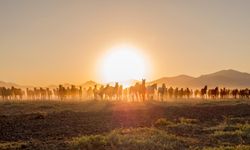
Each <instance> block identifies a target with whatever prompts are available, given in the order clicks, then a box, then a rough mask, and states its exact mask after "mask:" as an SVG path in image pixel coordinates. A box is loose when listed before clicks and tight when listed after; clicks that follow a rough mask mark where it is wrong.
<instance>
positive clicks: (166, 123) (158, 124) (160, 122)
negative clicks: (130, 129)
mask: <svg viewBox="0 0 250 150" xmlns="http://www.w3.org/2000/svg"><path fill="white" fill-rule="evenodd" d="M172 124H173V122H171V121H168V120H167V119H165V118H160V119H158V120H156V121H155V123H154V126H155V127H167V126H169V125H172Z"/></svg>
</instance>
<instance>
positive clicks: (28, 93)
mask: <svg viewBox="0 0 250 150" xmlns="http://www.w3.org/2000/svg"><path fill="white" fill-rule="evenodd" d="M249 97H250V89H248V88H246V89H229V88H219V87H215V88H212V89H208V87H207V86H205V87H204V88H202V89H195V90H193V89H189V88H177V87H176V88H173V87H167V86H166V85H165V84H162V85H161V86H159V87H158V86H157V84H151V85H148V84H146V80H145V79H143V80H142V82H140V83H139V82H138V83H136V84H135V85H133V86H130V87H127V88H123V86H122V85H120V84H119V83H118V82H117V83H116V84H115V85H114V86H111V85H109V84H107V85H105V86H104V85H100V86H97V85H95V86H93V87H88V88H82V87H81V86H80V87H77V86H75V85H72V86H71V87H64V86H63V85H59V86H58V87H57V88H55V89H49V88H32V89H29V88H27V89H26V90H22V89H21V88H15V87H11V88H6V87H0V99H3V100H11V99H24V98H26V99H30V100H46V99H47V100H50V99H60V100H66V99H94V100H127V101H145V100H161V101H164V100H166V99H173V98H174V99H178V98H180V99H183V98H186V99H189V98H202V99H223V98H234V99H236V98H245V99H249Z"/></svg>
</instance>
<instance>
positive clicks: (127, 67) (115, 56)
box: [101, 45, 146, 84]
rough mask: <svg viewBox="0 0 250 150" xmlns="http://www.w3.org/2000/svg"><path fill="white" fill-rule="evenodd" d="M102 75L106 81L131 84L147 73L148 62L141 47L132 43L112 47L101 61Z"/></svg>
mask: <svg viewBox="0 0 250 150" xmlns="http://www.w3.org/2000/svg"><path fill="white" fill-rule="evenodd" d="M101 75H102V79H103V81H104V82H106V83H107V82H120V83H123V84H129V83H128V82H129V81H131V80H132V79H136V80H139V79H141V78H144V77H145V75H146V62H145V58H143V55H142V54H141V53H140V52H139V49H138V48H136V47H134V46H131V45H119V46H115V47H113V48H111V49H110V50H109V51H108V53H107V54H106V55H105V56H104V58H103V60H102V62H101Z"/></svg>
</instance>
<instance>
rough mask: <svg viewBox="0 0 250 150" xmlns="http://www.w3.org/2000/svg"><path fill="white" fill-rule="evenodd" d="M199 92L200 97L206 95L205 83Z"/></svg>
mask: <svg viewBox="0 0 250 150" xmlns="http://www.w3.org/2000/svg"><path fill="white" fill-rule="evenodd" d="M200 94H201V97H202V98H204V96H206V94H207V85H206V86H205V87H204V88H202V89H201V92H200Z"/></svg>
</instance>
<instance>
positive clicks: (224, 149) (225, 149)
mask: <svg viewBox="0 0 250 150" xmlns="http://www.w3.org/2000/svg"><path fill="white" fill-rule="evenodd" d="M249 149H250V146H249V145H237V146H218V147H206V148H204V149H203V150H249Z"/></svg>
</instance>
